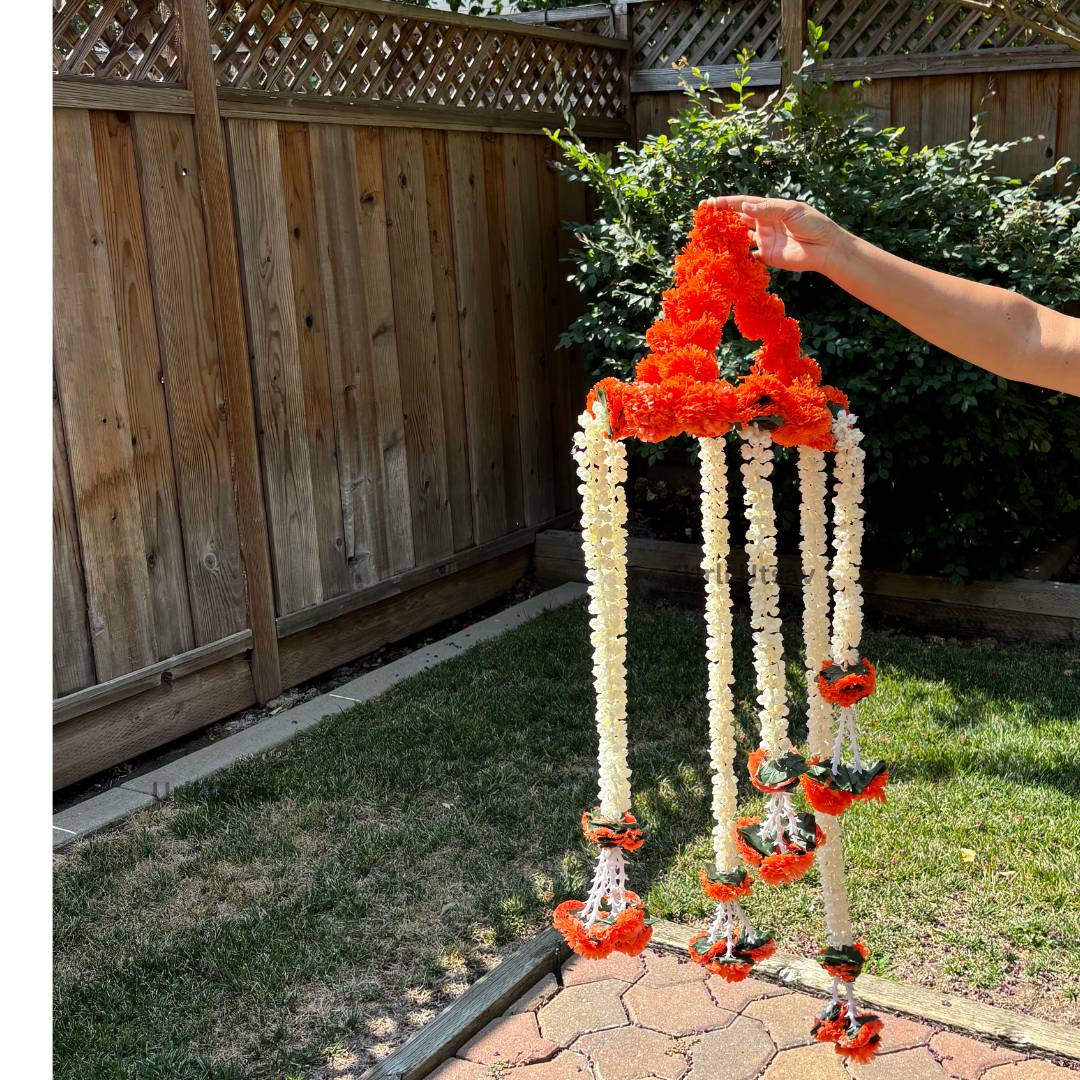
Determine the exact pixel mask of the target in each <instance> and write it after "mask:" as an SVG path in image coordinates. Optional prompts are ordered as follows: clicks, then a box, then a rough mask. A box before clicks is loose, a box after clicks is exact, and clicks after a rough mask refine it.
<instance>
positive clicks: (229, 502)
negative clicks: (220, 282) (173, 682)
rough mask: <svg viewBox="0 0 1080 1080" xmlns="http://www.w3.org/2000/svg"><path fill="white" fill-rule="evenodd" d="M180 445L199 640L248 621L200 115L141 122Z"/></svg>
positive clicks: (139, 144)
mask: <svg viewBox="0 0 1080 1080" xmlns="http://www.w3.org/2000/svg"><path fill="white" fill-rule="evenodd" d="M133 124H134V129H135V146H136V153H137V157H138V162H139V175H140V181H141V185H142V196H143V204H144V206H145V208H146V233H147V241H148V248H149V252H150V270H151V279H152V281H153V286H154V298H155V307H156V309H157V317H158V332H159V341H160V346H161V357H162V362H163V369H164V376H165V391H166V397H167V401H168V405H169V416H170V421H171V423H170V426H171V429H172V433H173V445H174V449H175V454H176V473H177V487H178V492H179V497H180V516H181V521H182V525H183V534H184V547H185V550H186V554H187V572H188V583H189V590H190V597H191V617H192V624H193V626H194V630H195V644H197V645H202V644H205V643H206V642H208V641H217V640H218V639H219V638H223V637H227V636H228V635H229V634H232V633H235V632H236V631H237V630H241V629H243V628H244V626H246V625H247V612H246V607H245V598H244V580H243V570H242V567H241V563H240V547H239V540H238V536H237V524H236V508H235V505H234V501H233V486H232V464H231V456H230V450H229V435H228V430H227V427H226V420H225V410H224V408H223V407H222V406H223V400H224V399H223V387H222V370H221V350H220V347H219V342H218V338H217V331H216V329H215V325H214V294H213V292H212V290H211V285H210V268H209V265H208V263H207V249H206V233H205V230H204V226H203V215H202V206H201V202H200V193H199V171H198V159H197V156H196V149H195V139H194V135H193V133H192V128H191V121H190V120H188V119H187V118H186V117H175V116H166V115H164V114H162V115H151V114H148V113H139V114H137V115H136V117H135V118H134V121H133Z"/></svg>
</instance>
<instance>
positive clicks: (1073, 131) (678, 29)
mask: <svg viewBox="0 0 1080 1080" xmlns="http://www.w3.org/2000/svg"><path fill="white" fill-rule="evenodd" d="M1061 9H1062V11H1064V12H1066V13H1068V12H1074V13H1077V12H1080V0H1063V2H1062V4H1061ZM518 18H521V19H526V18H527V19H529V20H530V21H531V20H534V19H537V20H540V21H545V22H547V23H548V24H549V25H552V26H572V27H575V28H577V29H581V30H587V31H590V32H593V33H599V34H611V35H620V36H625V35H626V34H629V38H630V43H631V52H630V89H631V91H632V94H633V104H634V107H633V115H632V117H631V120H632V122H633V125H634V128H635V133H636V134H637V136H638V137H639V138H644V137H645V136H646V135H650V134H659V133H661V132H665V131H666V130H667V119H668V117H670V116H671V115H672V114H673V113H674V112H676V111H677V110H678V108H679V107H680V104H681V98H682V91H681V86H682V82H683V80H684V79H691V81H692V80H693V76H692V75H691V74H690V72H689V71H688V70H686V69H687V68H690V67H696V68H698V69H700V70H701V72H702V73H703V74H705V75H707V76H708V77H709V82H710V85H712V86H715V87H721V88H726V87H727V86H728V84H729V83H730V82H731V81H732V79H733V77H734V76H735V74H736V70H737V56H738V54H739V52H740V51H741V50H743V49H747V50H749V51H750V52H751V53H753V57H754V58H753V61H752V62H751V64H750V77H751V86H752V88H754V90H755V91H757V92H760V93H768V92H769V91H770V90H772V89H774V88H776V87H778V86H779V85H780V83H781V79H782V76H783V74H784V72H785V71H786V70H788V71H789V70H791V69H792V67H793V66H796V65H797V64H798V62H799V58H800V56H801V54H802V50H803V47H804V42H805V29H806V20H807V19H808V18H809V19H812V20H813V21H814V22H815V23H817V24H819V25H821V26H822V27H823V30H824V35H823V36H824V38H825V40H827V41H828V42H829V43H830V48H829V52H828V54H827V58H826V62H825V63H824V64H823V65H822V69H823V71H825V72H827V73H828V75H829V76H830V77H831V78H832V79H833V80H835V81H836V82H837V83H838V84H840V85H844V84H849V83H851V82H853V81H855V80H868V81H865V82H864V83H863V85H862V87H861V88H860V89H859V91H858V92H859V94H860V96H861V98H862V101H863V103H864V104H865V107H866V109H867V112H868V113H869V114H870V116H871V117H872V119H873V120H874V121H875V122H876V123H878V124H880V125H881V126H886V125H889V126H901V125H902V126H904V128H905V129H906V136H905V138H906V141H907V142H908V144H909V145H911V146H913V147H920V146H923V145H924V144H925V145H928V146H936V145H939V144H940V143H943V142H950V141H953V140H955V139H962V138H965V137H966V135H967V133H968V131H969V129H970V126H971V117H972V116H973V115H974V114H976V113H984V114H986V115H985V117H984V120H983V136H984V137H985V138H986V139H989V140H991V141H999V142H1003V141H1009V140H1012V139H1019V138H1022V137H1024V136H1026V135H1031V136H1040V135H1041V136H1042V138H1041V139H1039V140H1037V141H1034V142H1031V143H1028V144H1026V145H1024V146H1019V147H1017V148H1016V149H1015V150H1013V151H1011V152H1010V154H1009V155H1008V158H1007V160H1005V161H1004V162H1003V166H1002V167H1003V170H1004V171H1005V172H1007V173H1008V174H1010V175H1015V176H1024V177H1027V176H1031V175H1033V174H1034V173H1036V172H1039V171H1041V170H1042V169H1045V168H1046V167H1047V166H1048V165H1049V164H1051V163H1052V162H1053V161H1054V159H1055V158H1058V157H1063V156H1064V157H1070V158H1072V159H1073V160H1074V161H1075V160H1080V53H1077V52H1074V51H1072V50H1070V49H1069V48H1068V47H1067V46H1064V45H1058V44H1056V43H1055V42H1053V41H1052V40H1050V39H1049V38H1046V37H1044V36H1042V35H1040V34H1038V33H1036V32H1033V31H1030V30H1025V29H1023V28H1021V27H1019V26H1017V25H1015V24H1011V23H1009V22H1006V21H1005V20H1004V19H1001V18H999V17H996V16H987V15H984V14H983V13H982V12H979V11H974V10H972V9H970V8H966V7H963V6H962V5H960V4H956V3H951V2H948V0H914V2H913V0H855V2H854V3H850V2H844V0H730V2H726V3H718V2H716V0H706V2H705V3H701V2H698V0H660V2H656V0H628V2H623V3H618V4H616V5H614V7H613V8H608V6H607V5H605V4H590V5H586V6H582V7H575V8H567V9H559V10H555V11H550V12H547V13H543V12H531V13H529V15H528V16H518ZM676 65H678V66H676Z"/></svg>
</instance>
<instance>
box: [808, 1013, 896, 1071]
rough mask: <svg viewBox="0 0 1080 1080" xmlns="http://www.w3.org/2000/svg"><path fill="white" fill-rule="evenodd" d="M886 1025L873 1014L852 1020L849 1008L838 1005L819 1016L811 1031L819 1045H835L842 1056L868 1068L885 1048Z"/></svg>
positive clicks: (860, 1015) (857, 1016)
mask: <svg viewBox="0 0 1080 1080" xmlns="http://www.w3.org/2000/svg"><path fill="white" fill-rule="evenodd" d="M884 1026H885V1025H884V1024H883V1023H882V1022H881V1019H880V1017H877V1016H875V1015H874V1014H873V1013H858V1014H856V1016H855V1018H854V1020H851V1019H849V1017H848V1009H847V1005H846V1004H838V1005H834V1006H833V1007H832V1008H831V1009H830V1010H829V1012H828V1013H827V1014H826V1015H825V1016H824V1017H819V1018H818V1019H817V1020H816V1021H815V1023H814V1026H813V1028H812V1029H811V1030H812V1032H813V1035H814V1038H815V1039H816V1040H817V1041H818V1042H822V1043H832V1044H833V1047H834V1049H835V1050H836V1052H837V1053H838V1054H839V1055H840V1056H841V1057H845V1058H849V1059H850V1060H852V1061H857V1062H858V1063H859V1064H860V1065H866V1064H867V1063H868V1062H869V1061H870V1059H871V1058H873V1056H874V1054H876V1053H877V1051H878V1048H879V1047H880V1046H881V1031H882V1028H883V1027H884Z"/></svg>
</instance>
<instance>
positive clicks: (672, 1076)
mask: <svg viewBox="0 0 1080 1080" xmlns="http://www.w3.org/2000/svg"><path fill="white" fill-rule="evenodd" d="M574 1049H575V1050H581V1051H582V1052H583V1053H585V1054H586V1055H587V1056H588V1058H589V1060H590V1061H591V1062H592V1066H593V1072H594V1073H595V1075H596V1080H634V1078H635V1077H638V1076H658V1077H662V1078H663V1080H679V1078H680V1077H681V1076H682V1075H683V1073H685V1072H686V1070H687V1069H688V1068H689V1063H688V1062H687V1060H686V1050H685V1048H684V1047H683V1046H682V1045H681V1044H680V1043H679V1042H677V1041H676V1040H675V1039H673V1038H672V1037H671V1036H670V1035H661V1034H660V1033H659V1032H657V1031H646V1030H645V1029H644V1028H634V1027H622V1028H612V1029H611V1030H609V1031H596V1032H593V1034H592V1035H582V1036H581V1038H580V1039H578V1041H577V1042H576V1043H574Z"/></svg>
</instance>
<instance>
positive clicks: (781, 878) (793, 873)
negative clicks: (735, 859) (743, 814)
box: [735, 817, 825, 885]
mask: <svg viewBox="0 0 1080 1080" xmlns="http://www.w3.org/2000/svg"><path fill="white" fill-rule="evenodd" d="M760 824H761V818H759V817H748V818H739V820H738V822H737V823H736V826H735V846H736V848H737V849H738V851H739V855H740V856H742V858H743V859H745V860H746V861H747V862H748V863H750V865H751V866H756V867H757V872H758V877H760V878H761V880H762V881H764V882H765V884H766V885H786V884H787V883H788V882H789V881H797V880H798V879H799V878H801V877H802V876H803V874H805V873H806V871H807V870H809V869H810V867H811V866H813V865H814V852H815V851H816V850H817V848H819V847H824V845H825V834H824V833H823V832H822V831H821V826H820V825H818V824H816V823H815V824H814V838H815V847H813V848H811V849H810V850H809V851H807V850H805V849H803V848H801V847H798V846H797V845H795V844H793V843H791V842H790V839H787V834H786V833H785V840H786V842H787V845H788V848H787V851H780V850H779V849H778V848H774V849H773V854H771V855H762V854H761V852H760V851H756V850H755V849H754V848H753V847H751V846H750V845H749V844H748V843H747V842H746V839H745V838H744V837H743V835H742V833H741V832H740V830H741V829H742V827H743V826H744V825H760Z"/></svg>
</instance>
